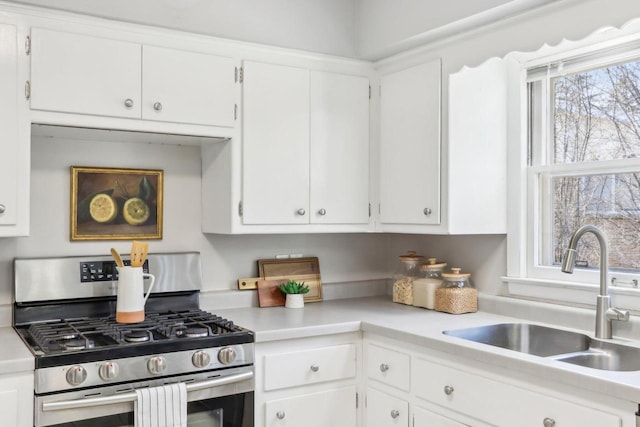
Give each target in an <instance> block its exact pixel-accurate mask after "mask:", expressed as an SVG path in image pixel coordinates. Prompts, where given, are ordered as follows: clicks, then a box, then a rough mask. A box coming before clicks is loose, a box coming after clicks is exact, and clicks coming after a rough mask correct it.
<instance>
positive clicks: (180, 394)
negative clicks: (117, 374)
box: [133, 383, 187, 427]
mask: <svg viewBox="0 0 640 427" xmlns="http://www.w3.org/2000/svg"><path fill="white" fill-rule="evenodd" d="M136 397H137V399H136V401H135V403H134V405H133V415H134V418H135V427H187V387H186V386H185V384H184V383H178V384H169V385H163V386H159V387H150V388H142V389H137V390H136Z"/></svg>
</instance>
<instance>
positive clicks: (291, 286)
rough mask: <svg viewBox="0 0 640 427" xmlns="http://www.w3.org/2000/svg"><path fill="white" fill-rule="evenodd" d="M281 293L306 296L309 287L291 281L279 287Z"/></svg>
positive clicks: (302, 283)
mask: <svg viewBox="0 0 640 427" xmlns="http://www.w3.org/2000/svg"><path fill="white" fill-rule="evenodd" d="M279 288H280V292H282V293H283V294H306V293H309V286H307V285H305V283H304V282H300V283H298V282H296V281H295V280H289V281H288V282H286V283H283V284H281V285H280V286H279Z"/></svg>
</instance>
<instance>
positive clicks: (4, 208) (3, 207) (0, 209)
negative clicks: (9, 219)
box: [0, 204, 7, 214]
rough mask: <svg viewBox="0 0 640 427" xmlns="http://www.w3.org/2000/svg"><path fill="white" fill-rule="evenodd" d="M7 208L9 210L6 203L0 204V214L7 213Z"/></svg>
mask: <svg viewBox="0 0 640 427" xmlns="http://www.w3.org/2000/svg"><path fill="white" fill-rule="evenodd" d="M6 210H7V207H6V206H5V205H2V204H0V214H3V213H5V211H6Z"/></svg>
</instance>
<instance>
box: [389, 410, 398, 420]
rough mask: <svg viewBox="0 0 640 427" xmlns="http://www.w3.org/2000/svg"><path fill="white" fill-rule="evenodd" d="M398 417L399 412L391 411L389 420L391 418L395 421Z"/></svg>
mask: <svg viewBox="0 0 640 427" xmlns="http://www.w3.org/2000/svg"><path fill="white" fill-rule="evenodd" d="M399 416H400V411H398V410H397V409H392V410H391V418H393V419H394V420H395V419H396V418H398V417H399Z"/></svg>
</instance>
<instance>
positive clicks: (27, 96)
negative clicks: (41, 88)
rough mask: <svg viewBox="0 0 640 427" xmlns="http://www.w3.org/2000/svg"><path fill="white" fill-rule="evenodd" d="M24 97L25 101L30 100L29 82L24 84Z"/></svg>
mask: <svg viewBox="0 0 640 427" xmlns="http://www.w3.org/2000/svg"><path fill="white" fill-rule="evenodd" d="M24 97H25V98H26V99H27V101H28V100H29V99H31V82H30V81H29V80H27V81H26V83H25V84H24Z"/></svg>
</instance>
